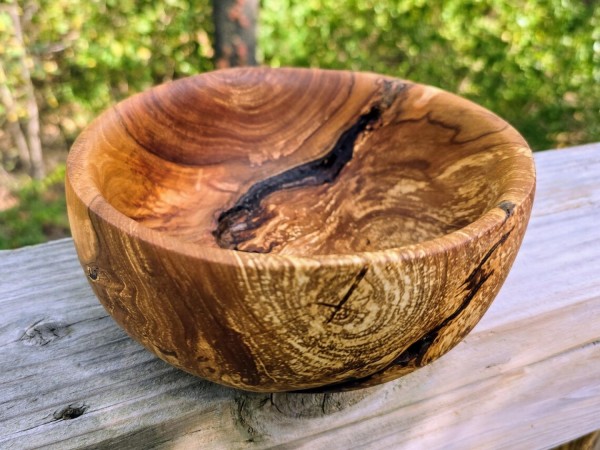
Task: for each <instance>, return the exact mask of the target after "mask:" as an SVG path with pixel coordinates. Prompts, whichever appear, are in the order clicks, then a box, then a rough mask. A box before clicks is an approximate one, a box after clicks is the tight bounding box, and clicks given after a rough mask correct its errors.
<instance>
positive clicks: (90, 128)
mask: <svg viewBox="0 0 600 450" xmlns="http://www.w3.org/2000/svg"><path fill="white" fill-rule="evenodd" d="M240 70H243V71H249V70H250V71H263V72H266V71H317V72H345V73H353V74H355V75H356V74H358V75H362V74H365V75H369V76H373V75H377V76H382V77H390V76H389V75H381V74H374V73H373V72H362V71H349V70H331V69H317V68H310V69H309V68H294V67H283V68H268V67H241V68H229V69H221V70H216V71H210V72H204V73H201V74H197V75H193V76H190V77H185V78H181V79H179V80H174V81H169V82H167V83H163V84H160V85H157V86H153V87H151V88H149V89H147V90H145V91H143V92H140V93H137V94H134V95H132V96H130V97H129V98H127V99H125V100H122V101H121V102H118V103H117V104H115V105H113V106H112V107H110V108H108V109H107V110H105V111H104V112H103V113H101V114H100V115H99V116H98V117H96V118H95V119H94V120H93V121H92V122H91V123H90V124H89V125H87V126H86V127H85V128H84V130H83V131H82V132H81V133H80V134H79V136H78V137H77V138H76V140H75V142H74V143H73V145H72V146H71V149H70V151H69V155H68V157H67V164H66V176H65V182H66V183H67V184H68V185H70V186H71V189H72V191H73V193H74V194H75V195H76V196H77V197H78V198H79V200H80V201H81V202H82V203H83V205H84V206H85V207H86V208H87V209H88V210H90V211H92V212H93V213H94V214H96V215H97V216H98V217H99V218H100V219H101V220H103V221H105V222H107V223H108V224H110V225H112V226H113V227H115V228H117V229H118V230H119V231H120V232H121V233H124V234H126V235H128V236H130V237H133V238H134V239H136V240H141V241H144V242H146V243H147V244H149V245H151V246H153V247H158V248H161V249H163V250H165V251H168V252H176V253H178V254H181V255H184V256H188V257H191V258H194V259H199V260H204V261H207V262H212V263H220V264H227V265H230V264H236V265H239V264H242V265H244V266H245V265H247V263H250V262H251V263H262V264H269V262H272V263H273V264H276V265H278V266H280V265H282V264H283V265H284V266H289V265H292V266H296V267H297V266H307V265H318V266H319V267H321V266H340V265H347V264H356V265H364V264H366V263H368V262H370V263H374V262H377V261H380V262H392V261H402V260H406V259H413V258H414V257H415V256H426V255H427V256H431V255H434V254H439V253H446V252H447V251H448V250H449V249H450V248H456V247H464V246H466V245H467V244H468V243H469V242H472V241H474V240H477V239H478V238H480V237H481V236H483V235H484V234H486V233H490V232H492V231H494V230H496V229H498V228H500V227H501V226H502V225H504V223H505V222H506V220H507V218H508V216H510V215H512V214H513V213H514V212H517V211H519V210H521V209H522V206H523V204H525V203H526V202H527V201H528V200H531V201H532V200H533V195H534V193H535V186H536V171H535V164H534V159H533V153H532V151H531V149H530V147H529V146H528V144H527V143H526V142H525V140H524V139H522V141H523V143H522V145H521V144H517V143H514V142H512V143H511V144H512V145H511V147H510V150H511V151H512V152H513V153H514V154H515V155H516V154H519V153H520V154H521V155H523V156H526V157H527V159H528V160H529V162H530V164H529V167H524V165H522V164H518V165H517V164H513V165H511V166H510V169H511V171H513V170H515V169H516V170H519V171H520V172H525V173H526V175H527V176H526V177H518V178H517V179H516V180H515V179H511V180H510V181H509V183H508V185H507V187H506V189H505V190H504V191H503V192H500V193H498V197H507V198H506V200H509V201H510V202H511V203H512V204H513V205H514V206H513V209H512V211H511V212H510V213H507V211H506V210H504V209H502V208H501V206H499V204H496V205H495V206H493V207H491V208H489V209H488V210H487V211H485V212H484V213H483V214H481V215H479V216H478V217H477V218H476V219H475V220H473V221H471V222H470V223H468V224H467V225H465V226H464V227H462V228H460V229H457V230H454V231H452V232H450V233H447V234H444V235H442V236H437V237H434V238H431V239H426V240H424V241H419V242H415V243H411V244H406V245H402V246H399V247H393V248H388V249H381V250H371V251H359V252H355V253H326V254H315V255H301V254H280V253H251V252H244V251H239V250H231V249H224V248H220V247H206V246H204V245H202V244H198V243H195V242H191V241H183V240H180V239H178V238H177V237H176V236H173V235H170V234H167V233H164V232H161V231H158V230H154V229H152V228H149V227H147V226H145V225H143V224H141V223H140V222H137V221H136V220H134V219H132V218H130V217H129V216H127V215H125V214H123V213H122V212H120V211H119V210H117V209H116V208H115V207H114V206H112V205H111V204H110V203H109V202H108V200H106V199H105V198H104V197H103V195H102V194H101V192H100V190H99V189H98V187H97V186H96V184H95V183H93V182H92V181H91V180H90V178H89V176H87V175H86V173H84V171H83V169H84V167H85V163H82V162H80V161H82V160H83V159H85V157H86V152H88V151H90V149H91V148H92V147H93V145H91V144H89V139H88V136H89V135H91V134H93V133H94V132H96V131H97V130H98V129H99V128H101V126H102V121H103V119H104V118H105V117H107V116H108V115H109V114H111V113H112V112H114V111H115V110H116V108H117V107H118V106H119V105H122V104H123V103H125V102H127V101H128V100H129V99H131V98H133V97H140V96H144V95H146V94H147V93H149V92H151V91H153V90H155V89H157V88H159V87H161V86H166V85H171V84H174V83H178V82H181V81H184V80H186V79H189V78H195V77H201V76H203V75H206V74H215V73H222V72H233V71H240ZM390 78H394V77H390ZM394 79H397V80H399V81H404V82H406V83H410V84H412V85H418V86H422V87H425V88H428V89H434V90H436V91H438V92H440V93H442V94H443V95H446V96H450V97H451V98H454V99H458V100H459V103H462V105H464V106H467V107H469V108H476V109H479V110H481V111H483V112H487V113H488V114H489V115H490V117H494V118H497V119H500V120H502V121H504V122H505V123H506V125H507V127H506V128H505V129H503V130H502V131H501V133H505V132H507V131H512V132H513V133H516V134H517V135H518V136H520V134H519V133H518V131H517V130H515V129H514V128H513V127H512V126H511V125H510V124H509V123H508V122H506V121H505V120H504V119H502V118H500V117H499V116H497V115H496V114H494V113H493V112H491V111H489V110H488V109H486V108H484V107H482V106H480V105H478V104H476V103H474V102H472V101H470V100H467V99H465V98H463V97H460V96H458V95H456V94H453V93H451V92H448V91H445V90H443V89H439V88H437V87H433V86H429V85H426V84H422V83H417V82H414V81H409V80H403V79H400V78H394ZM498 145H506V144H498ZM513 178H514V177H513ZM507 191H508V193H507ZM503 201H505V200H503ZM68 203H69V202H68V201H67V204H68ZM530 206H531V205H530ZM526 214H527V216H528V215H529V212H528V211H527V212H526Z"/></svg>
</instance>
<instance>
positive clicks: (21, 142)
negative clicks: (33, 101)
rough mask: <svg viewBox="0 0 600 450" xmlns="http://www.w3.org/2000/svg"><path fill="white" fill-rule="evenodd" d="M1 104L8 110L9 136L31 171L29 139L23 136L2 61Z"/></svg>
mask: <svg viewBox="0 0 600 450" xmlns="http://www.w3.org/2000/svg"><path fill="white" fill-rule="evenodd" d="M0 102H2V105H3V106H4V109H5V110H6V122H7V128H8V134H9V135H10V137H11V139H12V140H13V143H14V144H15V146H16V147H17V151H18V152H19V161H20V162H21V165H22V166H23V169H25V171H26V172H28V173H29V172H30V171H31V160H30V158H29V146H28V145H27V139H26V138H25V134H23V130H22V129H21V125H20V124H19V117H18V114H17V108H16V104H15V99H14V97H13V95H12V93H11V92H10V89H8V85H7V79H6V72H5V70H4V66H3V65H2V61H1V60H0Z"/></svg>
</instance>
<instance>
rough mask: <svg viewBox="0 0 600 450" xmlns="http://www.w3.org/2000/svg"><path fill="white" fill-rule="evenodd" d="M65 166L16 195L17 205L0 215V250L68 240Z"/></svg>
mask: <svg viewBox="0 0 600 450" xmlns="http://www.w3.org/2000/svg"><path fill="white" fill-rule="evenodd" d="M64 177H65V166H64V165H61V166H59V167H58V168H57V169H56V170H54V171H53V172H52V173H51V174H50V175H48V176H47V177H46V178H44V179H43V180H33V181H31V182H30V183H29V184H27V185H26V186H25V187H23V188H22V189H21V190H20V191H19V192H18V193H17V197H18V200H19V202H18V205H17V206H15V207H13V208H10V209H7V210H6V211H2V212H0V249H1V248H17V247H22V246H24V245H32V244H37V243H39V242H44V241H47V240H48V239H53V238H54V239H56V238H59V237H63V236H69V222H68V219H67V216H66V214H65V212H66V205H65V194H64Z"/></svg>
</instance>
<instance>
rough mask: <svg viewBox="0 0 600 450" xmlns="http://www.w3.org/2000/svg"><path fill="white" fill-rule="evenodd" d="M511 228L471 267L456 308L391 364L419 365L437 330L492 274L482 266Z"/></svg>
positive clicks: (462, 306)
mask: <svg viewBox="0 0 600 450" xmlns="http://www.w3.org/2000/svg"><path fill="white" fill-rule="evenodd" d="M512 230H513V229H512V228H511V229H510V230H509V231H507V232H506V233H505V234H503V235H502V237H501V238H500V239H499V240H498V242H496V243H495V244H494V245H493V246H492V248H490V249H489V251H488V252H487V253H486V254H485V256H484V257H483V258H482V260H481V261H480V262H479V264H478V265H477V267H475V269H473V271H472V272H471V274H470V275H469V277H468V278H467V279H466V281H465V283H464V285H465V286H466V288H467V295H465V297H464V298H463V301H462V302H461V304H460V305H459V307H458V308H456V310H455V311H454V312H453V313H452V314H450V315H449V316H448V317H446V319H444V321H443V322H442V323H441V324H439V325H438V326H437V327H435V328H434V329H433V330H431V331H429V332H428V333H426V334H425V336H423V337H422V338H421V339H419V340H417V341H416V342H414V343H413V344H412V345H411V346H410V347H408V348H407V349H406V350H405V351H404V352H402V354H401V355H400V356H399V357H398V358H396V359H395V360H394V361H393V362H392V364H391V365H400V366H407V365H408V364H409V363H410V362H412V361H414V362H415V365H417V366H420V365H421V363H422V362H423V358H424V357H425V354H426V353H427V350H429V347H431V344H433V342H434V341H435V339H436V338H437V337H438V334H439V332H440V331H442V330H443V329H444V328H445V327H446V326H448V325H449V324H450V322H452V321H453V320H454V319H456V318H457V317H458V316H459V315H460V313H462V312H463V311H464V310H465V309H466V308H467V307H468V306H469V304H470V303H471V300H473V298H475V295H477V293H478V292H479V290H480V289H481V287H482V286H483V284H484V283H485V282H486V281H487V280H488V278H490V277H491V276H492V275H493V274H494V271H493V270H491V271H489V272H486V271H485V270H484V269H483V266H484V265H485V263H487V262H488V260H489V259H490V258H491V257H492V255H493V254H494V252H495V251H496V250H497V249H498V247H500V246H501V245H502V244H504V242H506V240H507V239H508V237H509V236H510V234H511V233H512Z"/></svg>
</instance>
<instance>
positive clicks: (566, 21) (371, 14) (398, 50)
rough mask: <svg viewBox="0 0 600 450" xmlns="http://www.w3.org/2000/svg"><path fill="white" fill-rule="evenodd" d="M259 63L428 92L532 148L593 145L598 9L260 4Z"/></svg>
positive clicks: (597, 125) (593, 5) (468, 1)
mask: <svg viewBox="0 0 600 450" xmlns="http://www.w3.org/2000/svg"><path fill="white" fill-rule="evenodd" d="M260 34H261V39H260V45H259V48H260V49H261V51H262V58H263V59H264V61H265V62H266V63H268V64H271V65H275V66H320V67H329V68H346V69H353V70H371V71H375V72H381V73H386V74H390V75H393V76H397V77H401V78H410V79H413V80H415V81H419V82H423V83H427V84H432V85H436V86H439V87H442V88H444V89H447V90H450V91H452V92H456V93H459V94H461V95H463V96H466V97H469V98H471V99H473V100H474V101H476V102H478V103H481V104H483V105H485V106H487V107H488V108H490V109H491V110H493V111H494V112H496V113H498V114H499V115H501V116H503V117H504V118H506V119H507V120H509V121H510V122H511V123H512V124H513V125H515V126H516V127H517V128H518V129H519V130H520V131H521V132H522V133H523V134H524V135H525V137H526V138H527V139H528V141H529V142H530V144H531V145H532V146H533V147H534V148H535V149H538V150H540V149H545V148H550V147H556V146H564V145H573V144H577V143H582V142H589V141H598V140H600V120H598V119H599V118H600V90H599V89H600V88H599V86H600V4H599V2H598V1H594V0H592V1H587V2H582V1H574V0H536V1H524V0H518V1H508V0H447V1H444V2H439V1H429V2H426V1H423V0H403V1H399V0H382V1H376V0H349V1H347V2H344V3H343V5H342V4H340V3H339V2H333V1H331V0H308V1H298V0H264V1H263V10H262V13H261V28H260Z"/></svg>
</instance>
